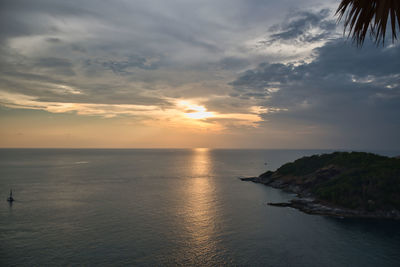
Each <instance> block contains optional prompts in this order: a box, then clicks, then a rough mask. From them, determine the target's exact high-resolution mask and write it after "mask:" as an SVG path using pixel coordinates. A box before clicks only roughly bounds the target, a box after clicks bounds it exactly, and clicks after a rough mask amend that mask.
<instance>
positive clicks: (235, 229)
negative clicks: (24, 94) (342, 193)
mask: <svg viewBox="0 0 400 267" xmlns="http://www.w3.org/2000/svg"><path fill="white" fill-rule="evenodd" d="M326 152H331V151H328V150H261V149H260V150H245V149H238V150H229V149H205V148H198V149H0V265H1V266H363V267H366V266H400V222H399V221H391V220H377V219H343V218H332V217H325V216H320V215H309V214H305V213H302V212H300V211H298V210H296V209H292V208H282V207H272V206H268V205H267V203H268V202H283V201H287V200H290V199H292V198H293V197H294V195H293V194H289V193H285V192H283V191H281V190H278V189H273V188H270V187H267V186H264V185H260V184H255V183H251V182H243V181H241V180H239V179H238V178H239V177H249V176H257V175H259V174H261V173H263V172H265V171H266V170H275V169H277V168H278V167H279V166H281V165H282V164H284V163H286V162H290V161H293V160H295V159H297V158H300V157H303V156H308V155H313V154H321V153H326ZM378 153H380V154H383V155H388V156H395V155H399V154H400V153H399V152H396V151H380V152H378ZM10 189H12V192H13V196H14V198H15V201H14V202H13V203H12V204H9V203H8V202H7V201H6V199H7V197H8V196H9V192H10Z"/></svg>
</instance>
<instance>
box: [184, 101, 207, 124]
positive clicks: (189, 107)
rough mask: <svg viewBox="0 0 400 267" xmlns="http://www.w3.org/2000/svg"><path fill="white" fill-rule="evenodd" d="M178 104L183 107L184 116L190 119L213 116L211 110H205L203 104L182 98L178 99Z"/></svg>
mask: <svg viewBox="0 0 400 267" xmlns="http://www.w3.org/2000/svg"><path fill="white" fill-rule="evenodd" d="M179 106H181V107H183V108H184V110H185V113H184V114H185V116H186V117H188V118H191V119H196V120H200V119H206V118H211V117H214V116H215V114H214V113H213V112H209V111H207V109H206V108H205V107H204V106H199V105H195V104H192V103H190V102H188V101H184V100H182V101H180V102H179Z"/></svg>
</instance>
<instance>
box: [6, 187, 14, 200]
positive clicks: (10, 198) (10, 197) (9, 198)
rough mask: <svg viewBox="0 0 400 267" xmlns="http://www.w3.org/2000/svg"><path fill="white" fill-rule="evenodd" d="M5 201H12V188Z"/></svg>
mask: <svg viewBox="0 0 400 267" xmlns="http://www.w3.org/2000/svg"><path fill="white" fill-rule="evenodd" d="M7 201H8V202H10V203H11V202H13V201H14V198H13V196H12V190H10V196H9V197H8V198H7Z"/></svg>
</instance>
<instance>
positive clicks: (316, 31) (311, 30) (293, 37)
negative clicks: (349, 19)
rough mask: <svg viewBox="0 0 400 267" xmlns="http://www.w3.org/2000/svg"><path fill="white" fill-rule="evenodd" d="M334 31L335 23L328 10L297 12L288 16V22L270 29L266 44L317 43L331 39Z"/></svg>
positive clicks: (330, 11)
mask: <svg viewBox="0 0 400 267" xmlns="http://www.w3.org/2000/svg"><path fill="white" fill-rule="evenodd" d="M335 29H336V23H335V21H334V19H333V15H332V10H330V9H322V10H320V11H318V12H311V11H297V12H294V13H293V14H290V15H289V16H288V22H285V23H283V24H279V25H274V26H272V27H271V28H270V32H271V33H272V34H271V35H270V37H269V40H268V41H267V42H266V43H269V44H271V43H273V42H299V43H311V42H317V41H321V40H326V39H327V38H328V37H331V36H332V33H333V32H335Z"/></svg>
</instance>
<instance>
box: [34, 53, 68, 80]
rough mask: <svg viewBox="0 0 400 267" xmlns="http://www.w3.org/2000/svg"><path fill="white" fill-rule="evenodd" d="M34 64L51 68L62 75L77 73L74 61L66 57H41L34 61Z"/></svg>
mask: <svg viewBox="0 0 400 267" xmlns="http://www.w3.org/2000/svg"><path fill="white" fill-rule="evenodd" d="M34 66H36V67H39V68H45V69H49V70H50V71H52V72H56V73H57V74H61V75H66V76H73V75H75V72H74V71H73V65H72V63H71V62H70V61H69V60H68V59H65V58H56V57H44V58H39V59H37V60H36V62H35V63H34Z"/></svg>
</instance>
